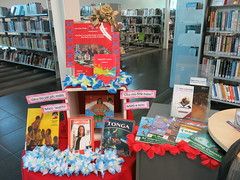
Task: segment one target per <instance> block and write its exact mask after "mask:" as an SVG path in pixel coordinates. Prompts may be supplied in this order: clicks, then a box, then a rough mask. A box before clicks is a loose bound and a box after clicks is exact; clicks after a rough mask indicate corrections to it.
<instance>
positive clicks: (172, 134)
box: [163, 119, 182, 143]
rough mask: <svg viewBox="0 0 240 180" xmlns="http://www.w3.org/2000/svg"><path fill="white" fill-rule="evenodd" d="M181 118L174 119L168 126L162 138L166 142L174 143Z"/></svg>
mask: <svg viewBox="0 0 240 180" xmlns="http://www.w3.org/2000/svg"><path fill="white" fill-rule="evenodd" d="M181 121H182V119H176V120H175V121H174V122H172V123H171V125H170V126H169V127H168V129H167V131H166V133H165V135H164V136H163V138H164V139H165V140H167V141H168V142H171V143H175V141H176V138H177V134H178V131H179V128H180V125H181Z"/></svg>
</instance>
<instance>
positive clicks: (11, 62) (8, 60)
mask: <svg viewBox="0 0 240 180" xmlns="http://www.w3.org/2000/svg"><path fill="white" fill-rule="evenodd" d="M0 61H5V62H11V63H14V64H20V65H25V66H30V67H35V68H39V69H44V70H48V71H53V72H54V71H55V70H53V69H49V68H45V67H41V66H37V65H31V64H27V63H20V62H16V61H9V60H6V59H0Z"/></svg>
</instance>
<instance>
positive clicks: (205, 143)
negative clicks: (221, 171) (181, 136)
mask: <svg viewBox="0 0 240 180" xmlns="http://www.w3.org/2000/svg"><path fill="white" fill-rule="evenodd" d="M188 143H189V145H190V146H192V147H193V148H196V149H198V150H200V151H201V152H203V153H204V154H206V155H208V156H210V157H212V158H213V159H215V160H217V161H220V162H221V160H222V157H223V154H224V152H223V150H222V149H221V147H219V146H218V145H217V144H216V143H215V142H214V141H213V140H212V138H211V137H210V135H209V134H208V133H207V130H203V131H201V132H199V133H197V134H194V135H192V136H191V137H190V141H189V142H188Z"/></svg>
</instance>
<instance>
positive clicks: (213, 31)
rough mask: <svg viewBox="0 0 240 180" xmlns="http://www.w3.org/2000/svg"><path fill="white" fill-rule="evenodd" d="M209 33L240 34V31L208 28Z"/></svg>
mask: <svg viewBox="0 0 240 180" xmlns="http://www.w3.org/2000/svg"><path fill="white" fill-rule="evenodd" d="M207 32H208V33H215V34H226V35H232V36H234V35H240V32H235V31H218V30H207Z"/></svg>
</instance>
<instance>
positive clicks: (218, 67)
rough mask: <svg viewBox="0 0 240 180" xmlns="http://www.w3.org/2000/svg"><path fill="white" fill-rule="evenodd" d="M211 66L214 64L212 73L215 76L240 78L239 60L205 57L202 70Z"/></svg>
mask: <svg viewBox="0 0 240 180" xmlns="http://www.w3.org/2000/svg"><path fill="white" fill-rule="evenodd" d="M209 66H212V71H213V72H212V74H213V75H214V76H215V77H221V78H228V79H240V62H239V61H236V60H226V59H209V58H203V62H202V71H204V70H207V69H209ZM210 69H211V68H210Z"/></svg>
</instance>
